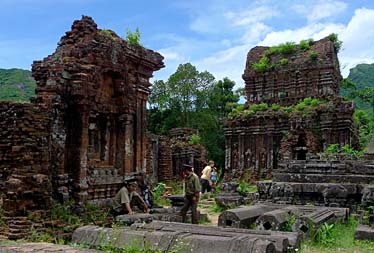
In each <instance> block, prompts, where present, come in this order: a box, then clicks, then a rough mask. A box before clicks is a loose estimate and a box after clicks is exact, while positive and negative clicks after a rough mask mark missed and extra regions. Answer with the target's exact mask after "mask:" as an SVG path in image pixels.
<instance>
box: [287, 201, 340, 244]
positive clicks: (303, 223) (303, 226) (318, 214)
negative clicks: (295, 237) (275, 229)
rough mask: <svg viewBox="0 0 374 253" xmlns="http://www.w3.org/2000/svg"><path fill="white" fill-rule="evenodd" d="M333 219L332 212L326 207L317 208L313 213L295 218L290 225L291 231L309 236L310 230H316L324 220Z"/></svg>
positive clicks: (329, 220) (330, 220)
mask: <svg viewBox="0 0 374 253" xmlns="http://www.w3.org/2000/svg"><path fill="white" fill-rule="evenodd" d="M332 221H335V215H334V212H333V211H331V210H330V209H328V208H322V209H319V210H317V211H315V212H313V213H310V214H308V215H305V216H301V217H298V218H296V220H295V223H294V224H293V225H292V231H294V232H299V233H301V234H302V235H303V236H304V237H309V236H310V233H311V232H312V231H316V230H317V229H318V228H319V227H320V226H321V225H322V224H324V223H325V222H332Z"/></svg>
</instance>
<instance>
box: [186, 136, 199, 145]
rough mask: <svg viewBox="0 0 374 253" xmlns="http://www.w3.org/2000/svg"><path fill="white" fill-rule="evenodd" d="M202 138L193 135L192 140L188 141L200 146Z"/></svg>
mask: <svg viewBox="0 0 374 253" xmlns="http://www.w3.org/2000/svg"><path fill="white" fill-rule="evenodd" d="M200 141H201V138H200V136H199V135H198V134H193V135H191V136H190V140H189V141H188V143H189V144H191V145H196V144H200Z"/></svg>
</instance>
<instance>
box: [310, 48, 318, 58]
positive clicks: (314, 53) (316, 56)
mask: <svg viewBox="0 0 374 253" xmlns="http://www.w3.org/2000/svg"><path fill="white" fill-rule="evenodd" d="M309 58H310V60H312V61H315V60H317V58H318V55H317V53H316V52H315V51H313V50H311V51H310V52H309Z"/></svg>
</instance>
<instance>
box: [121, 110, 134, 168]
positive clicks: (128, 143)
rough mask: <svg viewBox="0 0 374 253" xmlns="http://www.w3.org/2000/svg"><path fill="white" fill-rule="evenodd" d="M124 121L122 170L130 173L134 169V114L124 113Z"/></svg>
mask: <svg viewBox="0 0 374 253" xmlns="http://www.w3.org/2000/svg"><path fill="white" fill-rule="evenodd" d="M126 116H127V117H126V122H125V140H124V141H125V154H124V159H123V167H124V172H125V174H126V173H131V172H132V171H134V165H135V163H134V157H135V154H134V148H135V147H134V116H133V115H132V114H127V115H126Z"/></svg>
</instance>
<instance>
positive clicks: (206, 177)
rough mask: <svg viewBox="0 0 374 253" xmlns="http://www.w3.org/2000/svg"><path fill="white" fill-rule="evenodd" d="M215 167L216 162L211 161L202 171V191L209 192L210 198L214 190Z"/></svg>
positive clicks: (203, 192)
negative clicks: (212, 179)
mask: <svg viewBox="0 0 374 253" xmlns="http://www.w3.org/2000/svg"><path fill="white" fill-rule="evenodd" d="M213 167H214V162H213V161H209V162H208V165H207V166H205V168H204V169H203V171H202V172H201V193H202V194H205V192H207V194H208V199H210V192H211V191H212V181H211V176H212V168H213Z"/></svg>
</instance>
